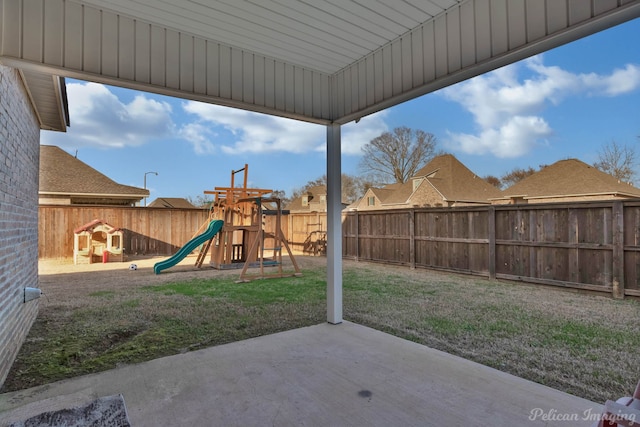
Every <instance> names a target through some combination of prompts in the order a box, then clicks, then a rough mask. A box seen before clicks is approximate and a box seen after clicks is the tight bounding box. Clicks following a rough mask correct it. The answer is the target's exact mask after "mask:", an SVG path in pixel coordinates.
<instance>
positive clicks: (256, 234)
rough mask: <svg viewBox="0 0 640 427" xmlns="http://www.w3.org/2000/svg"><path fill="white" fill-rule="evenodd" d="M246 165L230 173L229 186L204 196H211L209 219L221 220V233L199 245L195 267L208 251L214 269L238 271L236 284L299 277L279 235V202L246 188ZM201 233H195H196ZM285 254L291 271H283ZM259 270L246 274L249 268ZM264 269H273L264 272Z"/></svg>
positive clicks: (285, 245) (280, 217) (209, 191)
mask: <svg viewBox="0 0 640 427" xmlns="http://www.w3.org/2000/svg"><path fill="white" fill-rule="evenodd" d="M248 169H249V165H246V164H245V165H244V168H242V169H238V170H235V171H231V186H230V187H215V188H214V190H208V191H205V192H204V194H212V195H214V200H213V203H212V205H211V210H210V213H209V219H208V220H207V222H206V223H205V224H203V227H206V224H209V223H210V221H212V220H215V219H220V220H223V221H224V225H223V226H222V230H221V231H220V233H218V234H216V236H215V237H214V238H212V239H210V240H209V241H208V242H206V243H205V244H203V245H202V247H201V249H200V253H199V254H198V258H197V260H196V266H197V267H201V266H202V264H203V263H204V259H205V258H206V256H207V253H208V252H209V251H210V252H211V260H210V265H211V266H212V267H214V268H216V269H219V270H222V269H230V268H238V269H239V268H242V271H241V273H240V279H239V280H240V281H250V280H253V279H264V278H270V277H287V276H299V275H300V269H299V267H298V264H297V263H296V260H295V258H294V257H293V254H292V253H291V249H290V248H289V245H288V243H287V240H286V238H285V237H284V234H283V233H282V228H281V226H282V206H281V200H280V199H279V198H276V197H264V196H265V195H267V194H269V193H272V192H273V190H268V189H260V188H248V187H247V176H248ZM239 172H244V181H243V184H242V187H236V186H235V175H236V174H237V173H239ZM200 232H201V230H199V231H198V233H200ZM283 249H284V250H285V251H286V252H287V255H288V256H289V259H290V260H291V264H292V267H293V271H289V272H287V271H284V269H283V263H282V251H283ZM252 267H253V268H257V269H259V272H258V273H255V274H249V273H248V271H249V268H252ZM265 267H273V268H274V269H275V271H274V270H270V271H269V272H267V271H265Z"/></svg>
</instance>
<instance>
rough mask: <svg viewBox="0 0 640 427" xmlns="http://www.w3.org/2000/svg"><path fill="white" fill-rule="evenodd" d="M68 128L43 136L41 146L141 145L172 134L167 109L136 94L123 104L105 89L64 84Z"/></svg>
mask: <svg viewBox="0 0 640 427" xmlns="http://www.w3.org/2000/svg"><path fill="white" fill-rule="evenodd" d="M67 96H68V99H69V115H70V117H71V126H70V127H69V128H68V130H67V133H59V132H43V133H42V142H43V143H45V144H53V145H58V146H61V147H70V148H77V147H80V146H94V147H124V146H137V145H142V144H144V143H146V142H148V141H150V140H152V139H155V138H165V137H167V136H168V135H171V134H172V133H173V132H174V127H175V126H174V123H173V120H172V118H171V106H170V105H169V104H168V103H166V102H159V101H156V100H153V99H150V98H148V97H146V96H145V95H144V94H141V93H140V94H138V95H136V96H135V98H134V99H133V100H132V101H131V102H129V103H123V102H122V101H120V100H119V99H118V97H117V96H116V95H115V94H114V93H112V92H111V91H110V90H109V88H108V87H107V86H105V85H102V84H98V83H69V84H67Z"/></svg>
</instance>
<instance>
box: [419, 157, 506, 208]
mask: <svg viewBox="0 0 640 427" xmlns="http://www.w3.org/2000/svg"><path fill="white" fill-rule="evenodd" d="M418 177H426V178H427V181H429V182H430V183H431V185H433V187H434V188H435V189H436V190H437V191H438V192H439V193H440V194H442V196H443V197H444V199H445V200H447V201H449V202H462V201H466V202H488V200H489V199H491V198H496V197H500V196H501V195H502V192H501V191H500V190H499V189H498V188H496V187H494V186H493V185H491V184H489V183H488V182H487V181H485V180H484V179H482V178H480V177H479V176H477V175H476V174H474V173H473V172H472V171H471V170H469V168H467V167H466V166H465V165H463V164H462V163H461V162H460V161H459V160H458V159H456V158H455V157H454V156H453V155H451V154H443V155H441V156H437V157H435V158H434V159H433V160H431V161H430V162H429V163H427V164H426V165H425V166H424V167H423V168H422V169H420V170H419V171H418V172H417V173H416V174H415V176H414V178H418Z"/></svg>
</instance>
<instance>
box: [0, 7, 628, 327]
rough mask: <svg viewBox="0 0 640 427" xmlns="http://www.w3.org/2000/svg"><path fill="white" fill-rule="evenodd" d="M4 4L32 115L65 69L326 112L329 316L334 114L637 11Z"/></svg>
mask: <svg viewBox="0 0 640 427" xmlns="http://www.w3.org/2000/svg"><path fill="white" fill-rule="evenodd" d="M0 11H1V15H0V63H2V64H4V65H8V66H12V67H15V68H17V69H19V70H21V73H22V75H23V76H25V79H24V81H25V84H26V86H27V91H28V94H29V97H30V99H31V100H32V104H33V105H34V107H35V109H36V112H37V114H38V116H39V117H53V118H55V117H59V118H61V119H63V118H64V117H65V115H64V114H63V113H61V112H60V110H61V109H63V108H64V102H60V99H59V97H57V98H56V96H47V95H50V91H52V90H54V89H55V87H56V85H54V84H50V83H47V79H54V81H55V79H57V78H59V77H73V78H78V79H83V80H88V81H95V82H101V83H106V84H112V85H115V86H121V87H127V88H131V89H136V90H142V91H147V92H155V93H159V94H164V95H169V96H175V97H181V98H186V99H191V100H198V101H203V102H208V103H213V104H218V105H225V106H229V107H235V108H241V109H245V110H250V111H256V112H262V113H267V114H272V115H277V116H282V117H288V118H292V119H297V120H303V121H307V122H312V123H318V124H323V125H327V192H328V194H327V201H328V209H327V241H328V247H327V320H328V321H329V322H330V323H340V322H341V321H342V296H341V295H342V276H341V275H342V262H341V261H342V258H341V255H342V241H341V239H342V233H341V212H340V207H341V205H340V174H341V164H340V153H341V148H340V145H341V141H340V126H341V125H342V124H345V123H348V122H350V121H353V120H356V121H357V120H358V119H360V118H361V117H363V116H366V115H368V114H371V113H374V112H376V111H379V110H383V109H385V108H388V107H391V106H394V105H396V104H398V103H401V102H404V101H407V100H410V99H413V98H416V97H418V96H421V95H424V94H427V93H430V92H433V91H435V90H438V89H440V88H443V87H446V86H449V85H452V84H455V83H457V82H460V81H462V80H465V79H468V78H471V77H474V76H476V75H479V74H482V73H485V72H487V71H490V70H492V69H495V68H498V67H501V66H503V65H507V64H509V63H512V62H516V61H518V60H520V59H523V58H526V57H528V56H531V55H534V54H537V53H540V52H543V51H545V50H548V49H551V48H554V47H557V46H559V45H562V44H565V43H568V42H571V41H574V40H576V39H579V38H581V37H584V36H587V35H590V34H593V33H595V32H598V31H601V30H604V29H606V28H609V27H612V26H614V25H617V24H621V23H623V22H626V21H629V20H631V19H634V18H637V17H639V16H640V0H367V1H364V0H359V1H357V0H245V1H237V0H206V1H205V0H0ZM627 42H629V41H627ZM32 82H33V84H32ZM41 83H47V84H41ZM52 100H53V101H56V100H57V102H52ZM51 109H53V110H54V111H51ZM71 123H73V118H71ZM58 126H59V128H60V130H64V129H66V122H65V121H64V120H60V123H59V124H58ZM41 127H42V128H48V129H53V128H55V126H53V125H51V124H45V123H44V121H43V120H41Z"/></svg>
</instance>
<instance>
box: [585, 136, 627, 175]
mask: <svg viewBox="0 0 640 427" xmlns="http://www.w3.org/2000/svg"><path fill="white" fill-rule="evenodd" d="M637 157H638V156H637V153H636V150H635V148H633V147H629V146H628V145H619V144H618V143H617V142H615V141H613V140H612V141H611V142H609V143H607V144H604V145H603V146H602V149H601V150H600V151H598V161H597V162H595V163H594V164H593V166H594V167H595V168H597V169H600V170H601V171H602V172H604V173H608V174H609V175H613V176H614V177H616V178H618V179H619V180H620V181H622V182H633V180H634V179H635V177H636V163H637Z"/></svg>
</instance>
